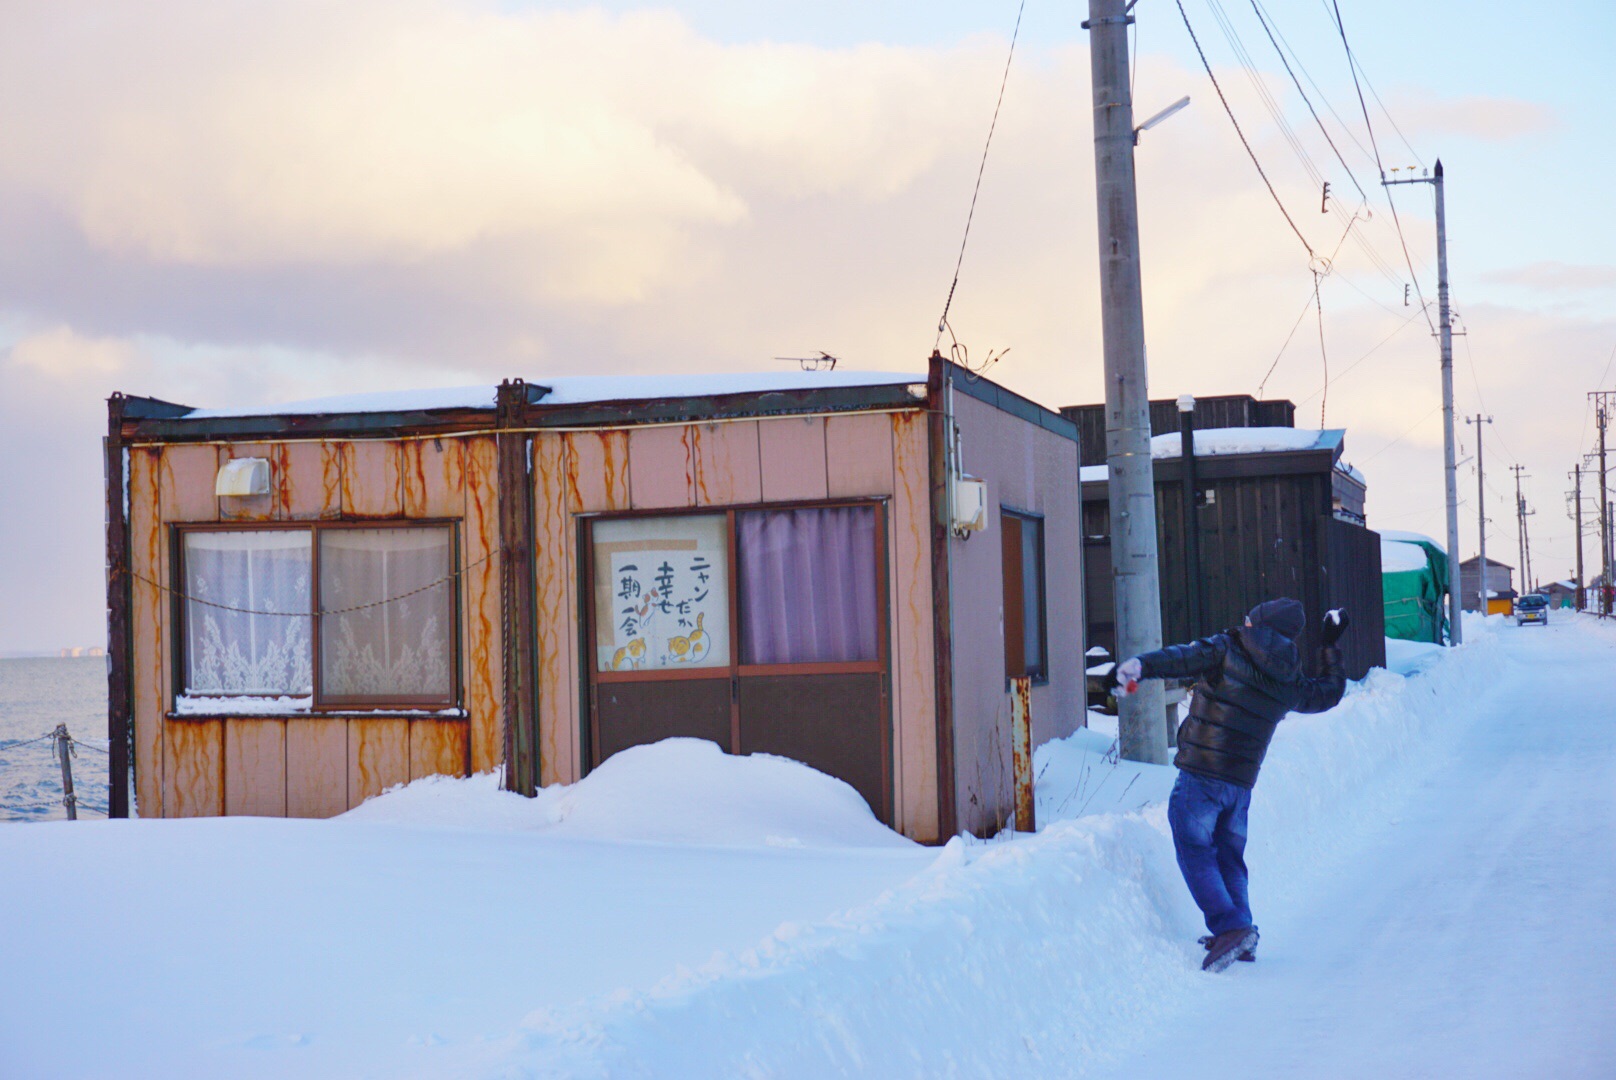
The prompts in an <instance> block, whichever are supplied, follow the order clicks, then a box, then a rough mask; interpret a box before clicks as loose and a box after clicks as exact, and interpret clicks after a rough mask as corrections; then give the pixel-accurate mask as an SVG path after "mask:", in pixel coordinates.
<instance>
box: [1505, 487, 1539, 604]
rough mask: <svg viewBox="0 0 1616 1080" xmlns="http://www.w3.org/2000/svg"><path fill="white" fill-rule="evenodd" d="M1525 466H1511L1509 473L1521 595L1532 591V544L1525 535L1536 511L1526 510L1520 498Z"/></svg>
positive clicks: (1523, 500)
mask: <svg viewBox="0 0 1616 1080" xmlns="http://www.w3.org/2000/svg"><path fill="white" fill-rule="evenodd" d="M1525 469H1526V466H1525V465H1511V466H1510V467H1509V471H1510V472H1512V473H1514V474H1515V539H1516V542H1517V543H1518V544H1519V545H1520V552H1521V588H1520V591H1521V592H1522V593H1529V592H1531V591H1532V542H1531V541H1530V540H1529V539H1528V538H1527V535H1526V519H1527V518H1529V517H1531V516H1532V514H1534V513H1536V512H1537V511H1535V510H1533V511H1528V510H1527V509H1526V500H1525V499H1524V498H1522V497H1521V473H1522V472H1523V471H1524V470H1525Z"/></svg>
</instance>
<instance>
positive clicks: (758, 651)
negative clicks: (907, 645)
mask: <svg viewBox="0 0 1616 1080" xmlns="http://www.w3.org/2000/svg"><path fill="white" fill-rule="evenodd" d="M738 517H739V536H738V537H737V542H738V548H739V556H740V585H741V595H740V611H741V663H743V664H814V663H833V662H847V661H854V660H875V659H877V657H878V652H877V648H876V632H877V629H876V626H877V622H878V620H877V617H876V615H877V612H878V610H879V608H878V600H879V596H878V595H877V592H876V588H877V586H876V572H875V569H876V567H875V560H876V550H875V508H874V507H872V506H834V507H821V508H810V509H803V510H756V511H748V512H746V513H743V514H740V515H738Z"/></svg>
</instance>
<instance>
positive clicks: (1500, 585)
mask: <svg viewBox="0 0 1616 1080" xmlns="http://www.w3.org/2000/svg"><path fill="white" fill-rule="evenodd" d="M1480 566H1481V556H1480V555H1472V556H1470V558H1468V559H1466V560H1464V561H1463V562H1461V563H1460V564H1459V598H1460V600H1459V602H1460V606H1461V607H1463V608H1464V610H1466V611H1480V610H1481V571H1480ZM1503 593H1509V597H1507V598H1503V597H1502V594H1503ZM1514 597H1515V568H1514V567H1513V566H1511V565H1509V563H1506V562H1499V561H1498V560H1497V559H1488V560H1487V599H1488V601H1489V602H1488V604H1487V612H1486V613H1487V614H1488V615H1493V614H1497V611H1495V610H1494V605H1493V604H1492V603H1491V601H1492V600H1494V599H1497V598H1503V599H1507V600H1510V601H1513V599H1514ZM1497 610H1498V611H1502V612H1503V613H1505V614H1509V613H1510V612H1512V611H1513V610H1514V605H1513V603H1504V604H1501V605H1500V606H1499V607H1498V609H1497Z"/></svg>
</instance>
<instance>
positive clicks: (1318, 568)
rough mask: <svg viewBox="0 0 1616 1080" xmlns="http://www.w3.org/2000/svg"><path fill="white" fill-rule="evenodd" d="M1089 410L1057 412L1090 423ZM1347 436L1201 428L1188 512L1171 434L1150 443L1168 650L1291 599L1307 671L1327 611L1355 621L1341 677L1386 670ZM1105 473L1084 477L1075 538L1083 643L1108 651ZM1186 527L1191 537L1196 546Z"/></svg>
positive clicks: (1379, 600)
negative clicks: (1339, 610)
mask: <svg viewBox="0 0 1616 1080" xmlns="http://www.w3.org/2000/svg"><path fill="white" fill-rule="evenodd" d="M1257 404H1259V405H1265V406H1268V407H1269V408H1270V409H1273V408H1277V405H1276V404H1275V403H1265V402H1259V403H1257ZM1281 404H1282V403H1281ZM1098 408H1100V407H1099V406H1082V407H1077V408H1075V409H1068V410H1064V411H1065V412H1066V413H1067V414H1068V415H1071V414H1073V413H1077V414H1079V415H1087V414H1091V413H1092V411H1093V410H1095V409H1098ZM1196 411H1197V412H1199V411H1200V402H1199V401H1198V402H1197V403H1196ZM1344 434H1345V433H1344V432H1342V431H1339V430H1326V431H1305V430H1296V429H1293V428H1288V427H1262V428H1238V429H1232V428H1218V429H1207V430H1199V431H1197V432H1196V433H1195V448H1196V459H1195V464H1194V469H1195V473H1194V476H1193V484H1192V488H1193V503H1192V504H1190V505H1188V506H1187V503H1188V502H1189V500H1188V499H1187V498H1186V492H1185V484H1184V470H1185V467H1186V466H1185V462H1184V460H1183V456H1182V453H1181V449H1182V448H1181V446H1180V443H1181V438H1180V436H1179V435H1172V434H1162V435H1157V436H1155V437H1154V438H1153V439H1152V457H1153V474H1154V478H1155V491H1156V544H1157V551H1158V565H1159V566H1160V572H1161V576H1160V582H1161V603H1162V636H1163V640H1164V641H1165V642H1168V643H1171V642H1178V641H1188V640H1190V639H1192V638H1196V637H1200V636H1203V635H1205V634H1210V633H1215V632H1217V631H1219V630H1222V629H1225V628H1227V627H1230V626H1234V625H1237V624H1238V623H1239V622H1240V620H1241V619H1242V618H1243V617H1244V616H1245V614H1246V612H1247V611H1248V610H1250V609H1251V607H1253V606H1254V605H1256V604H1258V603H1260V602H1262V601H1264V600H1269V599H1272V598H1274V597H1278V596H1290V597H1293V598H1294V599H1296V600H1299V601H1301V602H1302V605H1303V606H1304V607H1305V608H1306V609H1307V612H1308V616H1309V619H1308V625H1307V629H1306V632H1305V634H1304V637H1303V639H1302V641H1301V642H1300V644H1301V645H1302V652H1303V656H1304V657H1305V658H1307V661H1308V663H1309V664H1312V663H1314V662H1315V661H1314V658H1315V657H1316V655H1317V648H1316V646H1317V644H1318V632H1319V627H1318V623H1319V617H1320V616H1321V615H1322V614H1323V613H1324V612H1325V611H1326V610H1328V609H1330V608H1333V607H1345V608H1347V609H1348V610H1349V611H1350V612H1351V616H1352V630H1351V631H1350V632H1349V633H1348V634H1347V635H1346V636H1345V637H1344V638H1343V639H1342V652H1343V659H1344V661H1345V664H1346V668H1347V672H1348V674H1349V676H1351V677H1353V678H1360V677H1362V676H1363V675H1364V674H1365V673H1366V672H1367V671H1368V670H1369V669H1370V668H1371V667H1375V666H1383V665H1384V664H1385V662H1386V652H1385V639H1384V637H1383V635H1384V632H1385V630H1384V612H1383V597H1382V587H1381V566H1380V539H1379V537H1378V536H1377V535H1376V534H1375V533H1374V532H1372V531H1370V530H1369V529H1367V528H1365V527H1364V526H1363V524H1362V522H1363V506H1364V495H1365V488H1364V482H1363V479H1362V476H1361V475H1360V474H1358V473H1357V472H1356V471H1355V470H1349V469H1348V468H1347V467H1346V466H1345V465H1344V464H1342V462H1341V454H1342V449H1343V439H1344ZM1106 473H1107V470H1106V467H1105V466H1104V465H1096V466H1089V467H1087V468H1085V469H1084V470H1083V536H1084V546H1085V574H1086V580H1087V589H1088V608H1087V611H1088V635H1089V640H1090V643H1091V644H1097V645H1100V646H1103V647H1105V648H1106V649H1108V650H1114V649H1115V648H1116V626H1115V621H1114V620H1115V616H1114V611H1113V601H1112V592H1111V586H1110V580H1111V538H1110V533H1111V527H1110V521H1111V509H1110V504H1109V491H1108V483H1107V475H1106ZM1186 522H1189V523H1191V527H1192V528H1193V529H1194V530H1195V537H1194V539H1195V541H1196V543H1195V544H1193V545H1192V544H1191V543H1189V540H1190V537H1189V536H1188V535H1187V530H1186ZM1197 609H1198V616H1197Z"/></svg>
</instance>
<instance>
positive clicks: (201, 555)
mask: <svg viewBox="0 0 1616 1080" xmlns="http://www.w3.org/2000/svg"><path fill="white" fill-rule="evenodd" d="M312 551H313V549H312V545H311V537H310V534H309V533H307V532H301V531H294V530H287V529H273V530H268V529H266V530H259V531H254V532H188V533H186V534H185V593H186V596H187V597H189V598H190V599H187V600H186V601H185V626H186V636H187V639H188V640H187V642H186V645H187V647H186V650H185V656H186V665H185V668H186V670H185V692H186V693H187V694H262V695H281V694H286V695H289V696H294V697H296V696H302V695H306V694H309V693H311V692H312V691H313V682H314V678H313V664H312V659H311V658H312V655H313V650H312V646H311V642H310V633H309V631H310V627H311V623H312V620H311V618H310V616H309V615H308V612H309V611H310V610H311V608H312V605H311V598H310V585H311V581H312V571H313V559H312V557H311V556H312ZM200 601H208V602H209V603H202V602H200ZM212 605H224V606H223V607H215V606H212ZM226 608H237V609H242V610H235V611H232V610H226ZM250 612H265V613H269V614H249V613H250ZM282 612H284V613H286V614H281V613H282ZM298 612H301V613H303V614H294V613H298Z"/></svg>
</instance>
